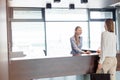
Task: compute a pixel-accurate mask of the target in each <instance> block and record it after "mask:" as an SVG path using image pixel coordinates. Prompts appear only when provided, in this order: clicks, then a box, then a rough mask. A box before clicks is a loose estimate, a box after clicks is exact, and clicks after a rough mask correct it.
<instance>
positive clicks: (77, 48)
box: [70, 26, 90, 56]
mask: <svg viewBox="0 0 120 80" xmlns="http://www.w3.org/2000/svg"><path fill="white" fill-rule="evenodd" d="M81 34H82V28H81V27H80V26H77V27H76V28H75V33H74V36H72V37H71V38H70V43H71V48H72V51H71V54H72V55H73V56H80V54H89V53H90V52H89V51H86V52H84V51H82V50H81V48H82V37H81V36H80V35H81Z"/></svg>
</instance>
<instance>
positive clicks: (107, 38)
mask: <svg viewBox="0 0 120 80" xmlns="http://www.w3.org/2000/svg"><path fill="white" fill-rule="evenodd" d="M116 53H117V52H116V35H115V33H113V32H108V31H104V32H102V34H101V54H100V55H99V56H100V61H99V63H101V64H102V63H103V62H104V60H105V57H115V56H116Z"/></svg>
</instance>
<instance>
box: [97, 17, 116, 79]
mask: <svg viewBox="0 0 120 80" xmlns="http://www.w3.org/2000/svg"><path fill="white" fill-rule="evenodd" d="M104 27H105V31H104V32H102V35H101V54H100V55H99V56H100V60H99V64H98V69H97V72H96V73H101V70H102V69H103V71H104V73H110V78H111V80H116V79H115V77H116V76H115V74H116V67H117V59H116V53H117V52H116V35H115V33H114V24H113V20H112V19H107V20H106V21H105V25H104Z"/></svg>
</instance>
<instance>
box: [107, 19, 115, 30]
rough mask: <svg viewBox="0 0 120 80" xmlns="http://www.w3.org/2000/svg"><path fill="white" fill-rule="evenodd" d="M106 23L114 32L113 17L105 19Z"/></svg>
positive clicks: (108, 28)
mask: <svg viewBox="0 0 120 80" xmlns="http://www.w3.org/2000/svg"><path fill="white" fill-rule="evenodd" d="M105 24H106V26H107V30H108V31H109V32H114V23H113V19H106V20H105Z"/></svg>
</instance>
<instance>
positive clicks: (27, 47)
mask: <svg viewBox="0 0 120 80" xmlns="http://www.w3.org/2000/svg"><path fill="white" fill-rule="evenodd" d="M44 39H45V36H44V23H42V22H12V42H13V45H12V51H13V52H22V53H23V54H25V55H26V57H24V58H27V59H29V58H30V59H33V58H39V57H42V56H44V52H43V50H45V42H44V41H45V40H44Z"/></svg>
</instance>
